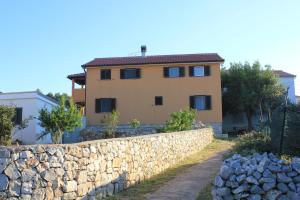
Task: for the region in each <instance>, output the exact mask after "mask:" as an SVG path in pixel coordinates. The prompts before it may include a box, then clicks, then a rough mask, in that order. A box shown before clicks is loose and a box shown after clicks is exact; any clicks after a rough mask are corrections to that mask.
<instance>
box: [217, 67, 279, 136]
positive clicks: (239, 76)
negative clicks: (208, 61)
mask: <svg viewBox="0 0 300 200" xmlns="http://www.w3.org/2000/svg"><path fill="white" fill-rule="evenodd" d="M222 88H223V89H224V88H226V89H225V90H223V97H222V98H223V113H224V114H227V113H231V114H237V113H245V114H246V116H247V119H248V129H249V130H252V129H253V124H252V117H253V115H254V114H256V112H257V111H259V113H260V118H261V121H264V119H263V116H264V113H267V115H268V116H270V115H271V111H272V109H274V107H276V106H278V104H280V103H281V101H280V99H282V96H283V93H284V89H283V87H282V86H281V85H280V84H279V82H278V80H277V77H276V76H275V75H274V73H273V72H272V70H271V67H270V66H265V67H262V66H261V65H260V63H259V62H257V61H256V62H254V63H253V64H252V65H250V64H249V63H248V62H245V63H244V64H242V63H231V64H230V68H229V69H228V70H225V69H222Z"/></svg>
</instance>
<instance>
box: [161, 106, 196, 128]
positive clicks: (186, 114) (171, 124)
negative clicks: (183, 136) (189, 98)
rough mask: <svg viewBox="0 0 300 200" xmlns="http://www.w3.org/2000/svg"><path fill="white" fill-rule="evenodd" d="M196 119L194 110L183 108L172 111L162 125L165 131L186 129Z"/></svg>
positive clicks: (191, 126)
mask: <svg viewBox="0 0 300 200" xmlns="http://www.w3.org/2000/svg"><path fill="white" fill-rule="evenodd" d="M195 119H196V110H193V109H185V110H180V111H178V112H173V113H172V114H171V116H170V119H169V120H168V121H167V122H166V125H165V127H164V131H165V132H173V131H186V130H191V129H192V128H193V123H194V121H195Z"/></svg>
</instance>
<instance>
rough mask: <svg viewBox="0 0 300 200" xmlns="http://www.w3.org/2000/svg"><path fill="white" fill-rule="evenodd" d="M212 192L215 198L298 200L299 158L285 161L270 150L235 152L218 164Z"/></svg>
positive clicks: (299, 188)
mask: <svg viewBox="0 0 300 200" xmlns="http://www.w3.org/2000/svg"><path fill="white" fill-rule="evenodd" d="M212 195H213V198H214V199H217V200H218V199H226V200H230V199H249V200H260V199H267V200H273V199H274V200H275V199H279V200H285V199H292V200H296V199H297V200H299V199H300V158H293V159H292V161H291V162H287V161H284V160H281V159H278V158H277V157H276V156H275V155H274V154H272V153H269V154H267V153H264V154H253V155H252V156H247V157H243V156H241V155H239V154H234V155H233V156H232V157H231V158H228V159H226V160H225V161H224V163H223V165H222V166H221V169H220V172H219V174H218V175H217V177H216V178H215V181H214V187H213V189H212Z"/></svg>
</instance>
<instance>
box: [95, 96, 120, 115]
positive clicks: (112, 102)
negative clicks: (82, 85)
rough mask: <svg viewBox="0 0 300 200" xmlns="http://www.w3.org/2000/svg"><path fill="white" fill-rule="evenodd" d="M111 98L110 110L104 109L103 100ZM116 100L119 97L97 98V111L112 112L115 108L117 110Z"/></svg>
mask: <svg viewBox="0 0 300 200" xmlns="http://www.w3.org/2000/svg"><path fill="white" fill-rule="evenodd" d="M107 100H110V101H111V102H110V103H111V105H110V107H111V108H110V110H109V111H104V110H106V109H104V108H103V107H102V101H107ZM116 102H117V99H116V98H99V99H95V113H111V112H113V111H114V110H116V107H117V106H116Z"/></svg>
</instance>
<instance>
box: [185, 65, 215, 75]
mask: <svg viewBox="0 0 300 200" xmlns="http://www.w3.org/2000/svg"><path fill="white" fill-rule="evenodd" d="M195 67H204V76H195V73H194V68H195ZM210 68H211V67H210V66H209V65H194V66H189V76H190V77H206V76H210V75H211V70H210Z"/></svg>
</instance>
